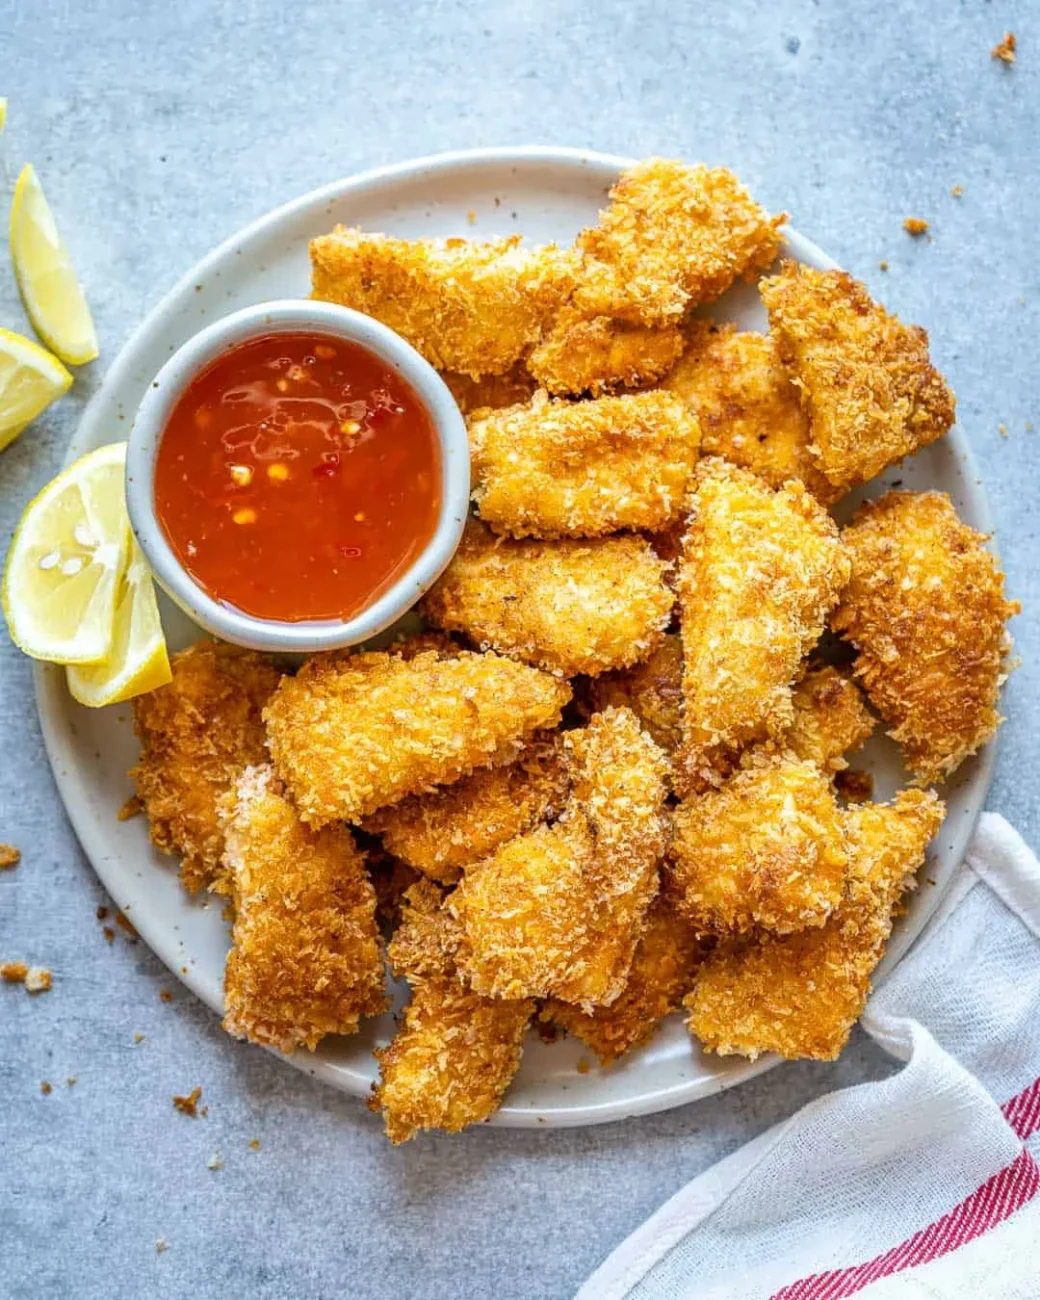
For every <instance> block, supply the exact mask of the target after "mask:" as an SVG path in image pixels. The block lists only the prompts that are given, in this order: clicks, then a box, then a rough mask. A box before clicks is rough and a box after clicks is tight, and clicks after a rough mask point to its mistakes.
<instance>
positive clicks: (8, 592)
mask: <svg viewBox="0 0 1040 1300" xmlns="http://www.w3.org/2000/svg"><path fill="white" fill-rule="evenodd" d="M125 458H126V443H123V442H121V443H115V444H113V445H112V446H109V447H99V448H98V449H97V451H92V452H91V453H90V454H89V455H87V456H84V457H83V458H82V459H81V460H78V461H76V463H75V464H74V465H70V466H69V468H68V469H67V470H64V471H63V472H62V473H61V474H59V475H58V477H57V478H55V479H52V480H51V482H50V483H48V484H47V486H46V487H45V488H44V489H43V491H42V492H41V493H40V494H39V495H38V496H36V497H34V498H33V500H32V501H30V502H29V504H28V505H27V506H26V507H25V510H24V511H23V512H22V517H21V519H20V520H19V521H18V526H17V528H16V529H15V533H14V537H13V538H12V540H11V549H10V550H9V551H8V553H7V564H6V566H5V568H4V580H3V589H2V598H3V609H4V616H5V617H6V619H7V626H8V629H9V631H10V633H11V640H12V641H14V643H15V644H16V645H17V646H18V647H19V648H20V649H22V650H24V651H25V653H26V654H27V655H32V657H33V658H34V659H49V660H51V661H53V662H54V663H60V664H86V663H99V662H100V661H101V660H103V659H105V658H106V657H107V656H108V653H109V651H110V650H111V648H112V641H113V627H114V622H115V614H116V601H117V598H118V596H119V584H120V579H121V577H122V574H123V571H124V569H125V568H126V564H127V556H128V555H129V551H130V521H129V519H128V517H127V513H126V503H125V500H124V496H123V462H124V460H125Z"/></svg>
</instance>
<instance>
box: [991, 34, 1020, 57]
mask: <svg viewBox="0 0 1040 1300" xmlns="http://www.w3.org/2000/svg"><path fill="white" fill-rule="evenodd" d="M1017 50H1018V38H1017V37H1016V36H1015V33H1014V32H1005V33H1004V39H1003V40H1002V41H998V42H997V43H996V45H994V47H993V48H992V49H991V50H990V52H989V57H990V58H991V59H999V60H1000V62H1001V63H1006V64H1012V63H1014V61H1015V58H1016V54H1017Z"/></svg>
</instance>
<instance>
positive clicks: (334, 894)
mask: <svg viewBox="0 0 1040 1300" xmlns="http://www.w3.org/2000/svg"><path fill="white" fill-rule="evenodd" d="M221 812H222V819H223V827H224V832H225V837H226V845H227V847H226V849H225V855H224V862H225V867H226V869H227V872H228V874H229V878H230V883H231V888H232V895H233V899H234V904H235V925H234V931H233V934H232V947H231V952H230V953H229V955H228V961H227V970H226V973H225V979H224V997H225V1004H224V1005H225V1015H224V1028H225V1029H226V1030H227V1031H228V1033H229V1034H234V1035H235V1036H236V1037H237V1038H248V1039H249V1040H250V1042H253V1043H261V1044H265V1045H268V1046H272V1047H277V1048H279V1049H280V1050H281V1051H283V1052H291V1051H293V1050H294V1049H295V1048H297V1047H308V1048H310V1049H311V1050H312V1051H313V1050H314V1048H315V1047H316V1046H317V1044H318V1042H319V1041H320V1040H321V1039H322V1038H324V1037H325V1035H326V1034H352V1033H354V1032H355V1031H356V1030H357V1028H358V1024H359V1022H360V1019H361V1017H362V1016H372V1015H377V1014H378V1013H379V1012H380V1011H382V1010H383V1009H384V1007H385V1006H386V1002H387V999H386V994H385V988H384V983H385V981H384V973H383V956H382V951H381V948H380V943H379V933H378V930H377V928H376V896H375V892H374V891H373V889H372V885H371V882H370V881H369V879H368V876H367V875H366V873H365V864H364V859H363V858H362V856H361V854H360V853H359V852H358V851H357V848H356V847H355V845H354V841H353V840H352V838H351V835H350V832H349V831H348V830H347V829H346V827H343V826H329V827H326V828H325V829H324V830H320V831H315V830H311V829H310V828H309V827H307V826H304V824H303V823H302V822H301V821H300V819H299V818H298V816H297V815H296V811H295V810H294V808H293V806H292V804H290V803H289V801H288V800H287V799H286V798H285V797H284V796H283V795H281V794H279V793H278V791H277V784H276V782H275V781H274V779H273V774H272V772H271V769H270V768H269V767H250V768H246V769H245V771H244V772H243V773H242V774H241V776H240V777H239V778H238V781H237V783H236V786H235V788H234V790H233V791H232V792H231V793H230V794H228V795H226V796H225V798H224V800H223V801H222V804H221Z"/></svg>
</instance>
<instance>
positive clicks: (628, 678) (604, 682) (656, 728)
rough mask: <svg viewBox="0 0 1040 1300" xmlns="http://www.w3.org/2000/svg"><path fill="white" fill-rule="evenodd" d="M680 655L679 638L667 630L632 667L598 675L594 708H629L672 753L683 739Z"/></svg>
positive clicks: (593, 693) (592, 694)
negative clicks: (656, 644)
mask: <svg viewBox="0 0 1040 1300" xmlns="http://www.w3.org/2000/svg"><path fill="white" fill-rule="evenodd" d="M682 657H683V652H682V641H681V640H680V639H679V636H678V635H677V634H676V633H670V634H669V635H668V636H666V637H665V638H664V640H663V641H662V642H661V644H660V645H659V646H658V647H657V649H656V650H653V651H651V653H650V654H649V655H647V657H646V658H645V659H644V660H643V661H642V662H641V663H638V664H636V665H635V667H634V668H626V669H625V670H624V671H623V672H617V673H605V674H604V675H603V676H602V677H597V678H596V680H595V681H594V682H592V683H591V686H590V691H589V694H590V698H591V702H592V706H593V708H595V709H607V708H610V707H611V706H614V707H615V708H625V707H627V708H630V709H631V710H632V711H633V713H635V715H636V717H637V718H638V719H639V721H640V722H641V723H642V724H643V726H644V727H645V728H646V730H647V731H648V732H649V733H650V735H651V736H652V737H653V738H654V740H655V741H656V742H657V743H658V744H659V745H660V746H661V748H662V749H663V750H664V751H665V753H666V754H672V753H674V752H675V750H676V749H678V748H679V744H680V742H681V741H682Z"/></svg>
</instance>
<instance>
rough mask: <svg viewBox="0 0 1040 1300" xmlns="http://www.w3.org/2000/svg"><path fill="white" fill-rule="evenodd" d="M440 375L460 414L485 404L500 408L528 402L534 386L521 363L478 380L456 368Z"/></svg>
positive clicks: (478, 409) (477, 408) (482, 406)
mask: <svg viewBox="0 0 1040 1300" xmlns="http://www.w3.org/2000/svg"><path fill="white" fill-rule="evenodd" d="M441 378H442V379H443V380H444V382H445V383H446V384H447V385H448V387H449V388H450V389H451V395H452V397H454V398H455V401H456V402H457V403H458V407H459V410H460V411H461V412H462V414H463V415H471V414H472V413H473V412H474V411H481V410H483V409H484V408H485V407H486V408H488V409H489V410H492V411H500V410H501V409H502V408H503V407H505V406H516V405H517V404H518V403H520V402H529V401H530V400H531V398H532V396H533V395H534V391H535V389H536V388H537V387H538V385H537V384H536V383H535V381H534V379H532V377H531V376H530V375H529V374H528V372H527V368H526V367H525V366H523V365H516V366H514V367H513V369H512V370H509V371H507V372H506V373H505V374H504V375H484V376H483V377H482V378H480V379H474V378H472V376H470V375H462V374H459V372H458V371H457V370H445V371H444V372H443V373H442V374H441Z"/></svg>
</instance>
